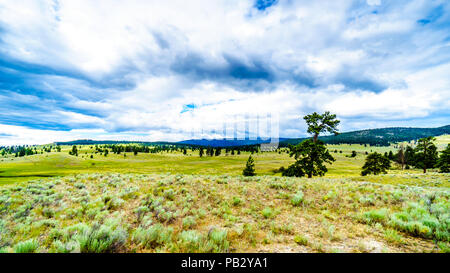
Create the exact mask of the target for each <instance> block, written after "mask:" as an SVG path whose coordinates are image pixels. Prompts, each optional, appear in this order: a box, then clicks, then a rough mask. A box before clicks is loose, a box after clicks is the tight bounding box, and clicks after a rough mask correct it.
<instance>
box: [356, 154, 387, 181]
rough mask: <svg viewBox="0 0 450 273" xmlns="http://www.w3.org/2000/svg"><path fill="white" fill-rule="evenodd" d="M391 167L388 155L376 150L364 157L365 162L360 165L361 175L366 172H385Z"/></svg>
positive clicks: (375, 173)
mask: <svg viewBox="0 0 450 273" xmlns="http://www.w3.org/2000/svg"><path fill="white" fill-rule="evenodd" d="M390 167H391V161H390V160H389V158H388V157H386V156H384V155H382V154H379V153H377V152H375V153H371V154H369V155H368V156H367V157H366V163H365V164H364V166H363V167H362V169H363V170H362V172H361V175H362V176H365V175H368V174H374V175H378V174H380V173H387V169H389V168H390Z"/></svg>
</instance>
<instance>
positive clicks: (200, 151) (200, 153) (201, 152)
mask: <svg viewBox="0 0 450 273" xmlns="http://www.w3.org/2000/svg"><path fill="white" fill-rule="evenodd" d="M198 155H199V156H200V157H202V156H203V147H200V150H199V152H198Z"/></svg>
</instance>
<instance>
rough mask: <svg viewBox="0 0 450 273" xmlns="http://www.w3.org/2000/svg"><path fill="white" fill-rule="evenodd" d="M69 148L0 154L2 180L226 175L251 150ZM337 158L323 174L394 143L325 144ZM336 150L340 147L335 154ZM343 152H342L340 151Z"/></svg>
mask: <svg viewBox="0 0 450 273" xmlns="http://www.w3.org/2000/svg"><path fill="white" fill-rule="evenodd" d="M71 148H72V147H69V146H62V151H61V152H51V153H44V154H37V155H32V156H26V157H18V158H16V157H14V156H13V155H9V156H7V157H3V158H0V185H1V184H10V183H16V182H21V181H27V180H31V179H36V178H42V177H55V176H65V175H71V174H78V173H98V172H119V173H138V174H146V173H164V174H165V173H171V174H179V173H181V174H226V175H240V174H241V173H242V169H243V168H244V166H245V162H246V161H247V159H248V157H249V155H250V153H245V152H244V153H242V154H241V155H230V154H228V155H226V154H224V153H222V155H220V156H218V157H215V156H214V157H208V156H204V157H202V158H200V157H199V156H198V151H194V152H192V151H189V152H188V154H187V155H183V154H182V153H181V152H173V153H168V152H162V153H157V154H148V153H139V154H138V155H136V156H135V155H133V154H132V153H128V154H126V157H124V154H123V153H122V154H112V153H110V154H108V156H107V157H105V156H103V155H102V154H94V158H93V159H91V158H90V155H91V154H92V153H93V149H91V146H89V145H86V146H81V149H80V150H79V155H78V157H77V156H71V155H69V154H68V152H69V150H70V149H71ZM328 148H329V149H330V151H331V153H332V155H333V156H334V157H335V158H336V162H334V164H333V165H331V166H329V172H328V173H327V177H342V176H345V177H347V176H359V174H360V172H361V167H362V165H363V164H364V158H365V152H366V151H367V152H371V151H378V152H382V153H384V152H387V151H390V150H392V151H395V149H394V147H364V146H363V145H329V146H328ZM335 150H337V151H338V152H337V153H335ZM353 150H354V151H356V152H357V156H356V157H355V158H349V157H347V156H348V155H350V154H351V152H352V151H353ZM340 152H342V153H340ZM252 156H253V157H254V158H255V163H256V172H257V174H258V175H280V174H276V173H275V171H276V170H277V169H279V168H280V167H281V166H284V167H287V166H288V165H290V164H291V163H292V162H294V160H293V159H292V158H290V157H289V155H288V154H287V153H286V152H282V153H281V154H279V153H276V152H265V153H257V154H256V153H255V154H254V155H252Z"/></svg>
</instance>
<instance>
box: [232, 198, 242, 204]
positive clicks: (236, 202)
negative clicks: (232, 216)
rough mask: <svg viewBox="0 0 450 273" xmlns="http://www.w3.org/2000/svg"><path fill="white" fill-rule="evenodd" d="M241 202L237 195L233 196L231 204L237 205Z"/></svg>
mask: <svg viewBox="0 0 450 273" xmlns="http://www.w3.org/2000/svg"><path fill="white" fill-rule="evenodd" d="M241 203H242V200H241V199H239V197H236V196H235V197H233V206H239V205H240V204H241Z"/></svg>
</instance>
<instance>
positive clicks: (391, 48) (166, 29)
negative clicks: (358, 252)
mask: <svg viewBox="0 0 450 273" xmlns="http://www.w3.org/2000/svg"><path fill="white" fill-rule="evenodd" d="M449 71H450V2H449V1H437V0H427V1H425V0H421V1H418V0H412V1H386V0H366V1H365V0H364V1H363V0H358V1H350V0H349V1H346V0H343V1H292V0H277V1H276V0H257V1H251V0H248V1H244V0H217V1H196V0H193V1H138V0H135V1H126V3H125V2H124V1H116V0H110V1H82V0H80V1H63V0H60V1H57V0H52V1H51V0H48V1H36V0H30V1H25V0H23V1H17V0H14V1H13V0H11V1H10V0H5V1H1V2H0V105H1V109H2V110H1V111H0V145H12V144H35V143H49V142H52V141H62V140H72V139H79V138H92V139H124V140H152V141H153V140H182V139H186V138H191V137H192V136H196V137H203V138H213V137H223V135H221V133H222V132H224V131H226V129H224V128H225V127H230V128H231V130H239V132H238V134H241V133H242V131H245V130H246V129H245V128H244V129H242V128H241V127H240V125H236V123H237V122H240V118H241V117H248V116H253V117H255V116H258V117H260V116H264V115H266V113H272V114H273V113H276V116H277V117H278V121H279V123H278V126H279V135H280V136H282V137H301V136H305V125H304V122H303V121H302V119H301V117H302V116H303V115H305V114H308V113H310V112H312V111H318V112H323V111H327V110H328V111H331V112H333V113H336V114H337V115H338V117H339V118H340V119H341V127H340V129H341V131H349V130H356V129H366V128H375V127H388V126H411V127H413V126H418V127H419V126H420V127H433V126H442V125H447V124H449V123H450V122H449V120H450V119H449V117H450V110H449V109H450V77H449V74H450V73H449ZM240 128H241V129H240ZM249 130H255V129H252V128H250V129H249ZM194 132H195V134H194ZM253 133H254V132H253ZM232 135H233V136H234V135H235V134H234V133H232Z"/></svg>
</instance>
